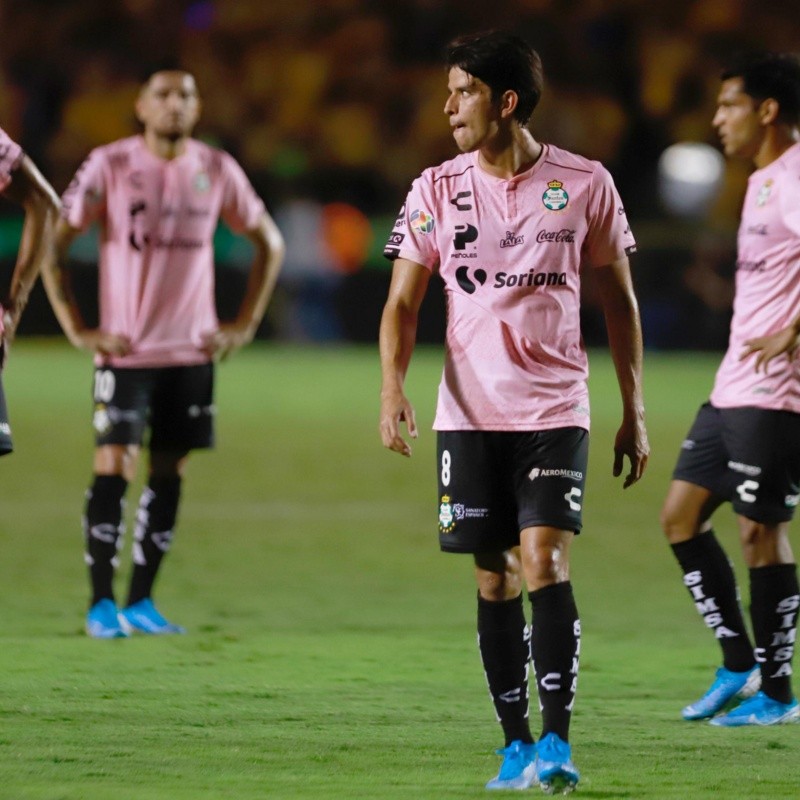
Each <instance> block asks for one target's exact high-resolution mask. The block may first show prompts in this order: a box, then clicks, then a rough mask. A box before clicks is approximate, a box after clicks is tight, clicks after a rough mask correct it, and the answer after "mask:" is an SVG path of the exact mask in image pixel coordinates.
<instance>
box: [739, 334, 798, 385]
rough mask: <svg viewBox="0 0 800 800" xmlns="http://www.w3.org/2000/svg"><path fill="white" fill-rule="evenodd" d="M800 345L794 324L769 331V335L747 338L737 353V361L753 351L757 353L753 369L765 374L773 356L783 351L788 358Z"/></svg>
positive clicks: (747, 356) (792, 355)
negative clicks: (742, 347)
mask: <svg viewBox="0 0 800 800" xmlns="http://www.w3.org/2000/svg"><path fill="white" fill-rule="evenodd" d="M798 346H800V336H799V335H798V333H797V330H796V329H795V327H794V325H790V326H789V327H788V328H784V329H783V330H780V331H777V332H776V333H771V334H770V335H769V336H758V337H756V338H755V339H748V340H747V341H746V342H745V343H744V350H742V352H741V354H740V355H739V361H744V360H745V359H746V358H749V357H750V356H751V355H753V353H758V355H757V356H756V362H755V365H754V366H755V370H756V372H761V370H762V369H763V370H764V374H765V375H766V374H767V365H768V364H769V362H770V361H772V359H773V358H777V357H778V356H780V355H783V354H784V353H787V354H788V356H789V358H793V357H794V355H795V353H796V352H797V349H798Z"/></svg>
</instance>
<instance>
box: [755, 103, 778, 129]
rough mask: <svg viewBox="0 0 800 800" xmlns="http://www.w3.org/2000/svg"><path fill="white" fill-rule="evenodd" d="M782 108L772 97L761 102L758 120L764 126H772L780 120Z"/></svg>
mask: <svg viewBox="0 0 800 800" xmlns="http://www.w3.org/2000/svg"><path fill="white" fill-rule="evenodd" d="M780 110H781V107H780V105H779V104H778V101H777V100H775V99H774V98H772V97H768V98H767V99H766V100H762V101H761V105H760V106H759V107H758V119H759V121H760V122H761V124H762V125H772V124H774V123H775V121H776V120H777V119H778V114H779V113H780Z"/></svg>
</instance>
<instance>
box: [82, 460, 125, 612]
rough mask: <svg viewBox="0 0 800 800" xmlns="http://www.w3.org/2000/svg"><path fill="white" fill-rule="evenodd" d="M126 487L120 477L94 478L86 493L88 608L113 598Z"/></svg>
mask: <svg viewBox="0 0 800 800" xmlns="http://www.w3.org/2000/svg"><path fill="white" fill-rule="evenodd" d="M127 488H128V482H127V481H126V480H125V478H123V477H122V476H121V475H95V476H94V482H93V483H92V485H91V487H90V488H89V489H88V490H87V492H86V507H85V516H84V519H83V534H84V538H85V541H86V563H87V564H88V565H89V578H90V580H91V582H92V602H91V605H94V604H95V603H97V602H99V601H100V600H105V599H110V600H113V599H114V589H113V584H114V569H115V567H116V566H117V563H118V562H117V551H118V550H119V548H120V546H121V544H122V534H123V531H124V530H125V525H124V523H123V522H122V509H123V506H124V501H123V498H124V496H125V490H126V489H127Z"/></svg>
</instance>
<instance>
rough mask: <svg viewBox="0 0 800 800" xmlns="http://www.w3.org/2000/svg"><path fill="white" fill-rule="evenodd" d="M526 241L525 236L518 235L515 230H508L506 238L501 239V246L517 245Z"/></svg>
mask: <svg viewBox="0 0 800 800" xmlns="http://www.w3.org/2000/svg"><path fill="white" fill-rule="evenodd" d="M524 241H525V237H524V236H517V235H516V234H515V233H514V231H506V235H505V238H504V239H501V240H500V247H516V246H517V245H518V244H522V243H523V242H524Z"/></svg>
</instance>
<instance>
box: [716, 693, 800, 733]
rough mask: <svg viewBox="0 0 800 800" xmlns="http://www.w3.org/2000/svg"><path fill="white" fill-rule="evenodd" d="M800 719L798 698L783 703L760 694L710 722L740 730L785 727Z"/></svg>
mask: <svg viewBox="0 0 800 800" xmlns="http://www.w3.org/2000/svg"><path fill="white" fill-rule="evenodd" d="M799 719H800V703H798V702H797V698H794V697H793V698H792V701H791V702H790V703H781V702H780V701H779V700H773V699H772V698H771V697H768V696H767V695H765V694H764V692H759V693H758V694H757V695H755V696H754V697H751V698H750V699H749V700H745V701H744V702H743V703H741V704H740V705H738V706H736V708H734V709H733V710H732V711H729V712H728V713H727V714H721V715H720V716H718V717H714V719H712V720H709V721H710V723H711V724H712V725H719V726H720V727H722V728H739V727H741V726H742V725H783V724H785V723H787V722H797V721H798V720H799Z"/></svg>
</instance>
